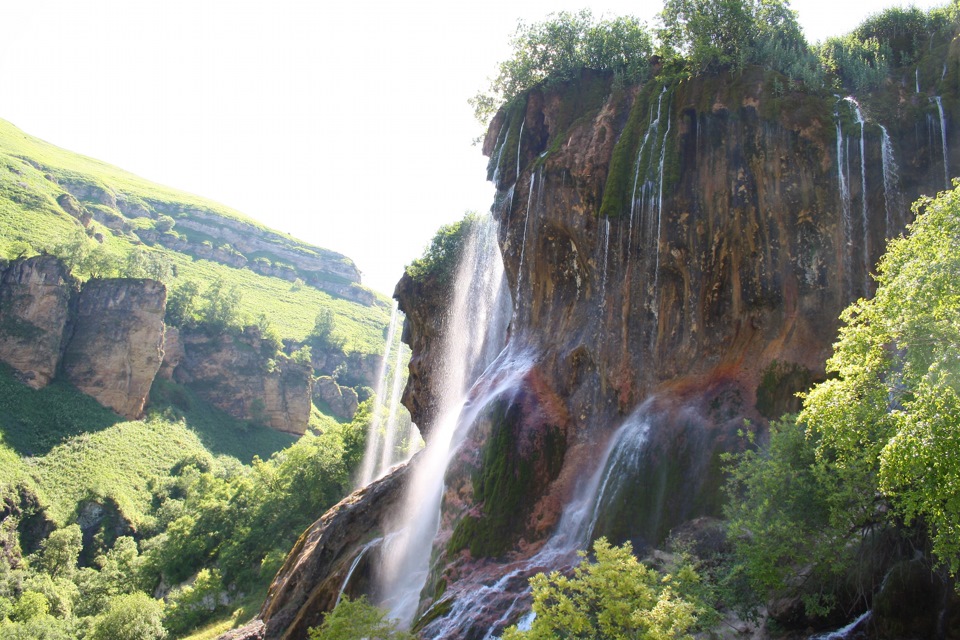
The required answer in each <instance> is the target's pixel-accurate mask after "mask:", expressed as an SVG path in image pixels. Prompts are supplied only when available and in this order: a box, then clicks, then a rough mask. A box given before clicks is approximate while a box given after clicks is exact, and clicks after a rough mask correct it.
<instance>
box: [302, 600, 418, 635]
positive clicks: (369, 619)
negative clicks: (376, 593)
mask: <svg viewBox="0 0 960 640" xmlns="http://www.w3.org/2000/svg"><path fill="white" fill-rule="evenodd" d="M309 637H310V640H413V638H414V637H415V636H414V635H413V634H411V633H407V632H405V631H400V630H398V629H397V628H396V623H395V622H393V621H392V620H390V619H389V618H388V617H387V614H386V612H385V611H382V610H380V609H378V608H377V607H375V606H373V605H372V604H370V603H369V602H367V599H366V598H365V597H363V596H361V597H360V598H359V599H357V600H351V599H350V598H343V599H342V600H341V601H340V604H338V605H337V606H336V607H335V608H334V609H333V611H330V612H328V613H327V614H326V615H324V617H323V624H321V625H320V626H319V627H314V628H312V629H310V631H309Z"/></svg>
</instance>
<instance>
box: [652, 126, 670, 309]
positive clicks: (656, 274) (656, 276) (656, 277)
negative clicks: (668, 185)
mask: <svg viewBox="0 0 960 640" xmlns="http://www.w3.org/2000/svg"><path fill="white" fill-rule="evenodd" d="M669 135H670V113H669V112H667V130H666V131H665V132H664V134H663V144H661V145H660V168H659V172H660V188H659V189H658V196H657V242H656V244H654V247H653V250H654V251H655V252H656V256H657V261H656V267H655V268H654V270H653V291H654V294H656V292H657V291H659V287H660V234H661V228H662V225H663V165H664V161H665V160H666V157H667V136H669ZM653 313H654V317H656V316H657V315H658V313H659V309H658V308H657V305H654V306H653Z"/></svg>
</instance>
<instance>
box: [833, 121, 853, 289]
mask: <svg viewBox="0 0 960 640" xmlns="http://www.w3.org/2000/svg"><path fill="white" fill-rule="evenodd" d="M835 115H836V118H837V182H838V184H839V187H840V215H841V218H842V221H843V275H844V277H845V278H846V279H847V295H848V299H851V300H852V299H853V273H852V271H853V260H852V259H851V256H850V245H851V244H852V242H853V221H852V220H851V213H850V210H851V208H852V206H853V203H852V202H851V198H850V186H849V184H847V177H846V173H845V172H844V169H846V168H847V167H846V164H847V163H846V158H845V156H844V145H843V141H844V138H843V128H842V127H841V125H840V111H839V109H838V110H837V111H836V113H835Z"/></svg>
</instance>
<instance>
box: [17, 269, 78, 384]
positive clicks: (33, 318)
mask: <svg viewBox="0 0 960 640" xmlns="http://www.w3.org/2000/svg"><path fill="white" fill-rule="evenodd" d="M75 286H76V285H75V283H74V282H73V280H72V278H71V277H70V275H69V273H68V271H67V269H66V267H65V266H64V265H63V263H61V262H60V261H59V260H57V259H56V258H54V257H53V256H34V257H32V258H27V259H25V260H16V261H14V262H13V263H12V264H11V265H10V266H9V267H8V268H7V269H6V270H5V271H4V272H3V275H2V279H0V360H2V361H3V362H5V363H7V364H8V365H10V366H11V367H13V369H14V370H15V371H16V372H17V374H18V375H19V377H20V378H21V379H22V380H23V381H24V382H25V383H26V384H28V385H30V386H31V387H33V388H34V389H40V388H42V387H45V386H46V385H47V384H48V383H49V382H50V380H51V379H52V378H53V377H54V375H55V374H56V372H57V365H58V364H59V362H60V353H61V351H62V348H63V344H64V331H65V329H66V325H67V320H68V316H69V307H70V298H71V295H72V294H73V292H74V289H75Z"/></svg>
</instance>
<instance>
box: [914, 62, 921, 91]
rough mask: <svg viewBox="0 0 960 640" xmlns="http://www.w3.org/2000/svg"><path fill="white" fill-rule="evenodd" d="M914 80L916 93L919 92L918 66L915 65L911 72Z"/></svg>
mask: <svg viewBox="0 0 960 640" xmlns="http://www.w3.org/2000/svg"><path fill="white" fill-rule="evenodd" d="M913 75H914V82H915V83H916V89H917V93H920V67H917V68H916V70H915V71H914V73H913Z"/></svg>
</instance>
